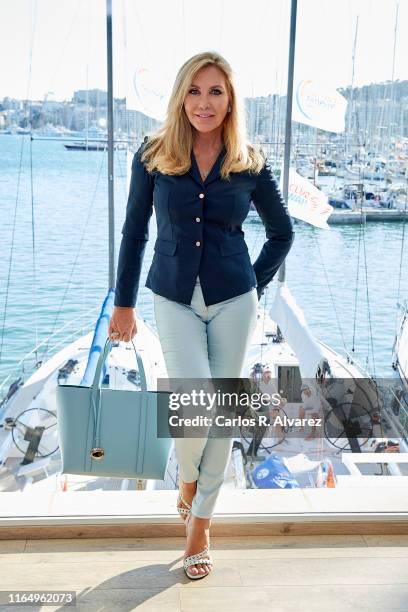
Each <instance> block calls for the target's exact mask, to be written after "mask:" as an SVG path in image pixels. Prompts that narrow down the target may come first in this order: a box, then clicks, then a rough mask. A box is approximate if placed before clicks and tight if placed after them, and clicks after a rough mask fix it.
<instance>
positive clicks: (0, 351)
mask: <svg viewBox="0 0 408 612" xmlns="http://www.w3.org/2000/svg"><path fill="white" fill-rule="evenodd" d="M36 20H37V0H34V4H33V11H32V15H31V34H30V45H29V62H28V79H27V94H26V100H28V99H29V93H30V90H31V76H32V59H33V44H34V33H35V25H36ZM30 121H31V117H30ZM30 125H31V123H30ZM30 131H31V130H30ZM30 136H31V135H30ZM24 140H25V139H24V138H22V139H21V147H20V157H19V165H18V173H17V189H16V199H15V204H14V215H13V226H12V232H11V245H10V257H9V264H8V271H7V281H6V295H5V299H4V309H3V322H2V330H1V342H0V364H1V357H2V354H3V345H4V335H5V330H6V318H7V306H8V297H9V290H10V279H11V268H12V264H13V254H14V244H15V236H16V225H17V209H18V201H19V196H20V183H21V174H22V166H23V152H24ZM36 346H37V344H36Z"/></svg>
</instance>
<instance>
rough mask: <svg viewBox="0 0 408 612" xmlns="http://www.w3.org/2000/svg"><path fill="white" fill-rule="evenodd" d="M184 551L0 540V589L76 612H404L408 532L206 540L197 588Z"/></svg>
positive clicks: (155, 545) (162, 544)
mask: <svg viewBox="0 0 408 612" xmlns="http://www.w3.org/2000/svg"><path fill="white" fill-rule="evenodd" d="M183 546H184V538H146V539H136V538H117V539H49V540H3V541H0V576H1V578H0V583H1V587H0V588H1V589H2V590H3V591H5V590H23V589H30V590H36V591H41V590H43V589H47V590H50V589H52V590H64V589H67V590H75V591H76V596H77V608H76V609H78V610H92V611H94V610H95V611H96V610H106V611H109V612H113V611H116V610H118V611H128V610H138V611H142V610H149V611H152V612H156V611H157V612H158V611H161V612H175V611H188V612H212V610H215V608H216V607H217V606H218V607H219V609H220V610H221V611H222V612H240V611H245V612H252V611H253V612H255V611H256V612H259V611H262V612H263V611H269V610H271V611H272V610H273V611H275V612H287V611H289V610H290V611H296V612H298V611H300V609H302V610H304V612H318V611H319V612H320V611H325V612H347V611H351V610H352V611H353V612H354V611H355V612H377V611H378V612H380V611H381V612H394V611H397V610H398V612H407V611H408V535H387V536H384V535H367V536H363V535H348V536H341V535H338V536H337V535H321V536H266V537H265V536H262V537H259V536H243V537H223V538H221V537H213V538H212V539H211V551H212V555H213V559H214V569H213V572H212V574H211V575H210V576H208V577H206V578H204V579H203V580H199V581H196V582H193V581H189V580H188V578H187V577H186V576H185V575H184V572H183V570H182V563H181V559H182V555H183ZM62 608H63V606H60V607H58V606H47V607H42V608H39V607H35V606H28V607H24V608H23V607H21V606H15V605H9V606H0V610H2V611H3V610H6V611H8V610H10V611H11V610H23V609H24V610H25V611H28V610H31V611H32V610H39V609H41V610H46V611H51V610H60V609H62ZM66 609H67V610H73V609H75V608H73V607H71V606H70V607H68V606H67V607H66Z"/></svg>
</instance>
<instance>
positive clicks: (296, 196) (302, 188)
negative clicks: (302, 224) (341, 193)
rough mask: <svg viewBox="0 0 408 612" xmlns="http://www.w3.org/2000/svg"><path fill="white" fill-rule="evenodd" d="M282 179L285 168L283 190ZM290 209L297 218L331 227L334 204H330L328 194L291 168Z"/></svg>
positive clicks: (312, 223)
mask: <svg viewBox="0 0 408 612" xmlns="http://www.w3.org/2000/svg"><path fill="white" fill-rule="evenodd" d="M282 181H283V170H282V172H281V183H280V188H281V190H282ZM288 209H289V214H290V215H291V216H292V217H296V219H300V220H301V221H306V222H307V223H310V224H311V225H315V226H316V227H321V228H323V229H330V226H329V225H328V224H327V219H328V218H329V216H330V215H331V213H332V211H333V206H330V204H328V200H327V196H326V195H325V194H324V193H323V192H322V191H320V189H318V188H317V187H315V186H314V185H312V183H310V182H309V181H308V180H307V179H306V178H305V177H303V176H301V175H300V174H298V173H297V172H296V170H292V169H290V170H289V192H288Z"/></svg>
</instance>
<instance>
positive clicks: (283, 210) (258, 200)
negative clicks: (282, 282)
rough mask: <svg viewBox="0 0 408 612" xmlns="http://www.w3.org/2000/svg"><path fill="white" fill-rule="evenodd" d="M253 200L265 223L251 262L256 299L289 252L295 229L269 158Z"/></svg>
mask: <svg viewBox="0 0 408 612" xmlns="http://www.w3.org/2000/svg"><path fill="white" fill-rule="evenodd" d="M252 201H253V203H254V205H255V208H256V210H257V211H258V214H259V216H260V218H261V220H262V223H263V225H264V227H265V233H266V238H267V241H266V242H265V243H264V245H263V247H262V250H261V252H260V254H259V256H258V258H257V259H256V261H255V263H254V264H253V268H254V271H255V276H256V279H257V283H258V285H257V293H258V300H259V299H260V297H261V295H262V294H263V292H264V290H265V287H266V286H267V284H268V283H269V282H270V281H271V280H272V279H273V277H274V276H275V274H276V272H277V271H278V269H279V267H280V265H281V264H282V262H283V261H284V260H285V257H286V255H287V254H288V253H289V251H290V249H291V247H292V243H293V240H294V238H295V233H294V231H293V222H292V219H291V217H290V215H289V212H288V209H287V206H286V204H285V202H284V200H283V198H282V195H281V192H280V190H279V187H278V184H277V182H276V179H275V177H274V175H273V172H272V168H271V166H270V163H269V162H268V160H265V164H264V167H263V168H262V170H261V172H260V173H259V174H258V175H257V180H256V186H255V189H254V191H253V192H252Z"/></svg>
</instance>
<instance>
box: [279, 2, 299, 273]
mask: <svg viewBox="0 0 408 612" xmlns="http://www.w3.org/2000/svg"><path fill="white" fill-rule="evenodd" d="M296 15H297V0H292V3H291V9H290V33H289V62H288V85H287V92H286V122H285V148H284V155H283V193H282V195H283V199H284V200H285V202H288V194H289V165H290V147H291V139H292V100H293V73H294V67H295V42H296ZM278 280H279V281H280V282H283V281H284V280H285V262H283V263H282V264H281V266H280V268H279V273H278Z"/></svg>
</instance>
